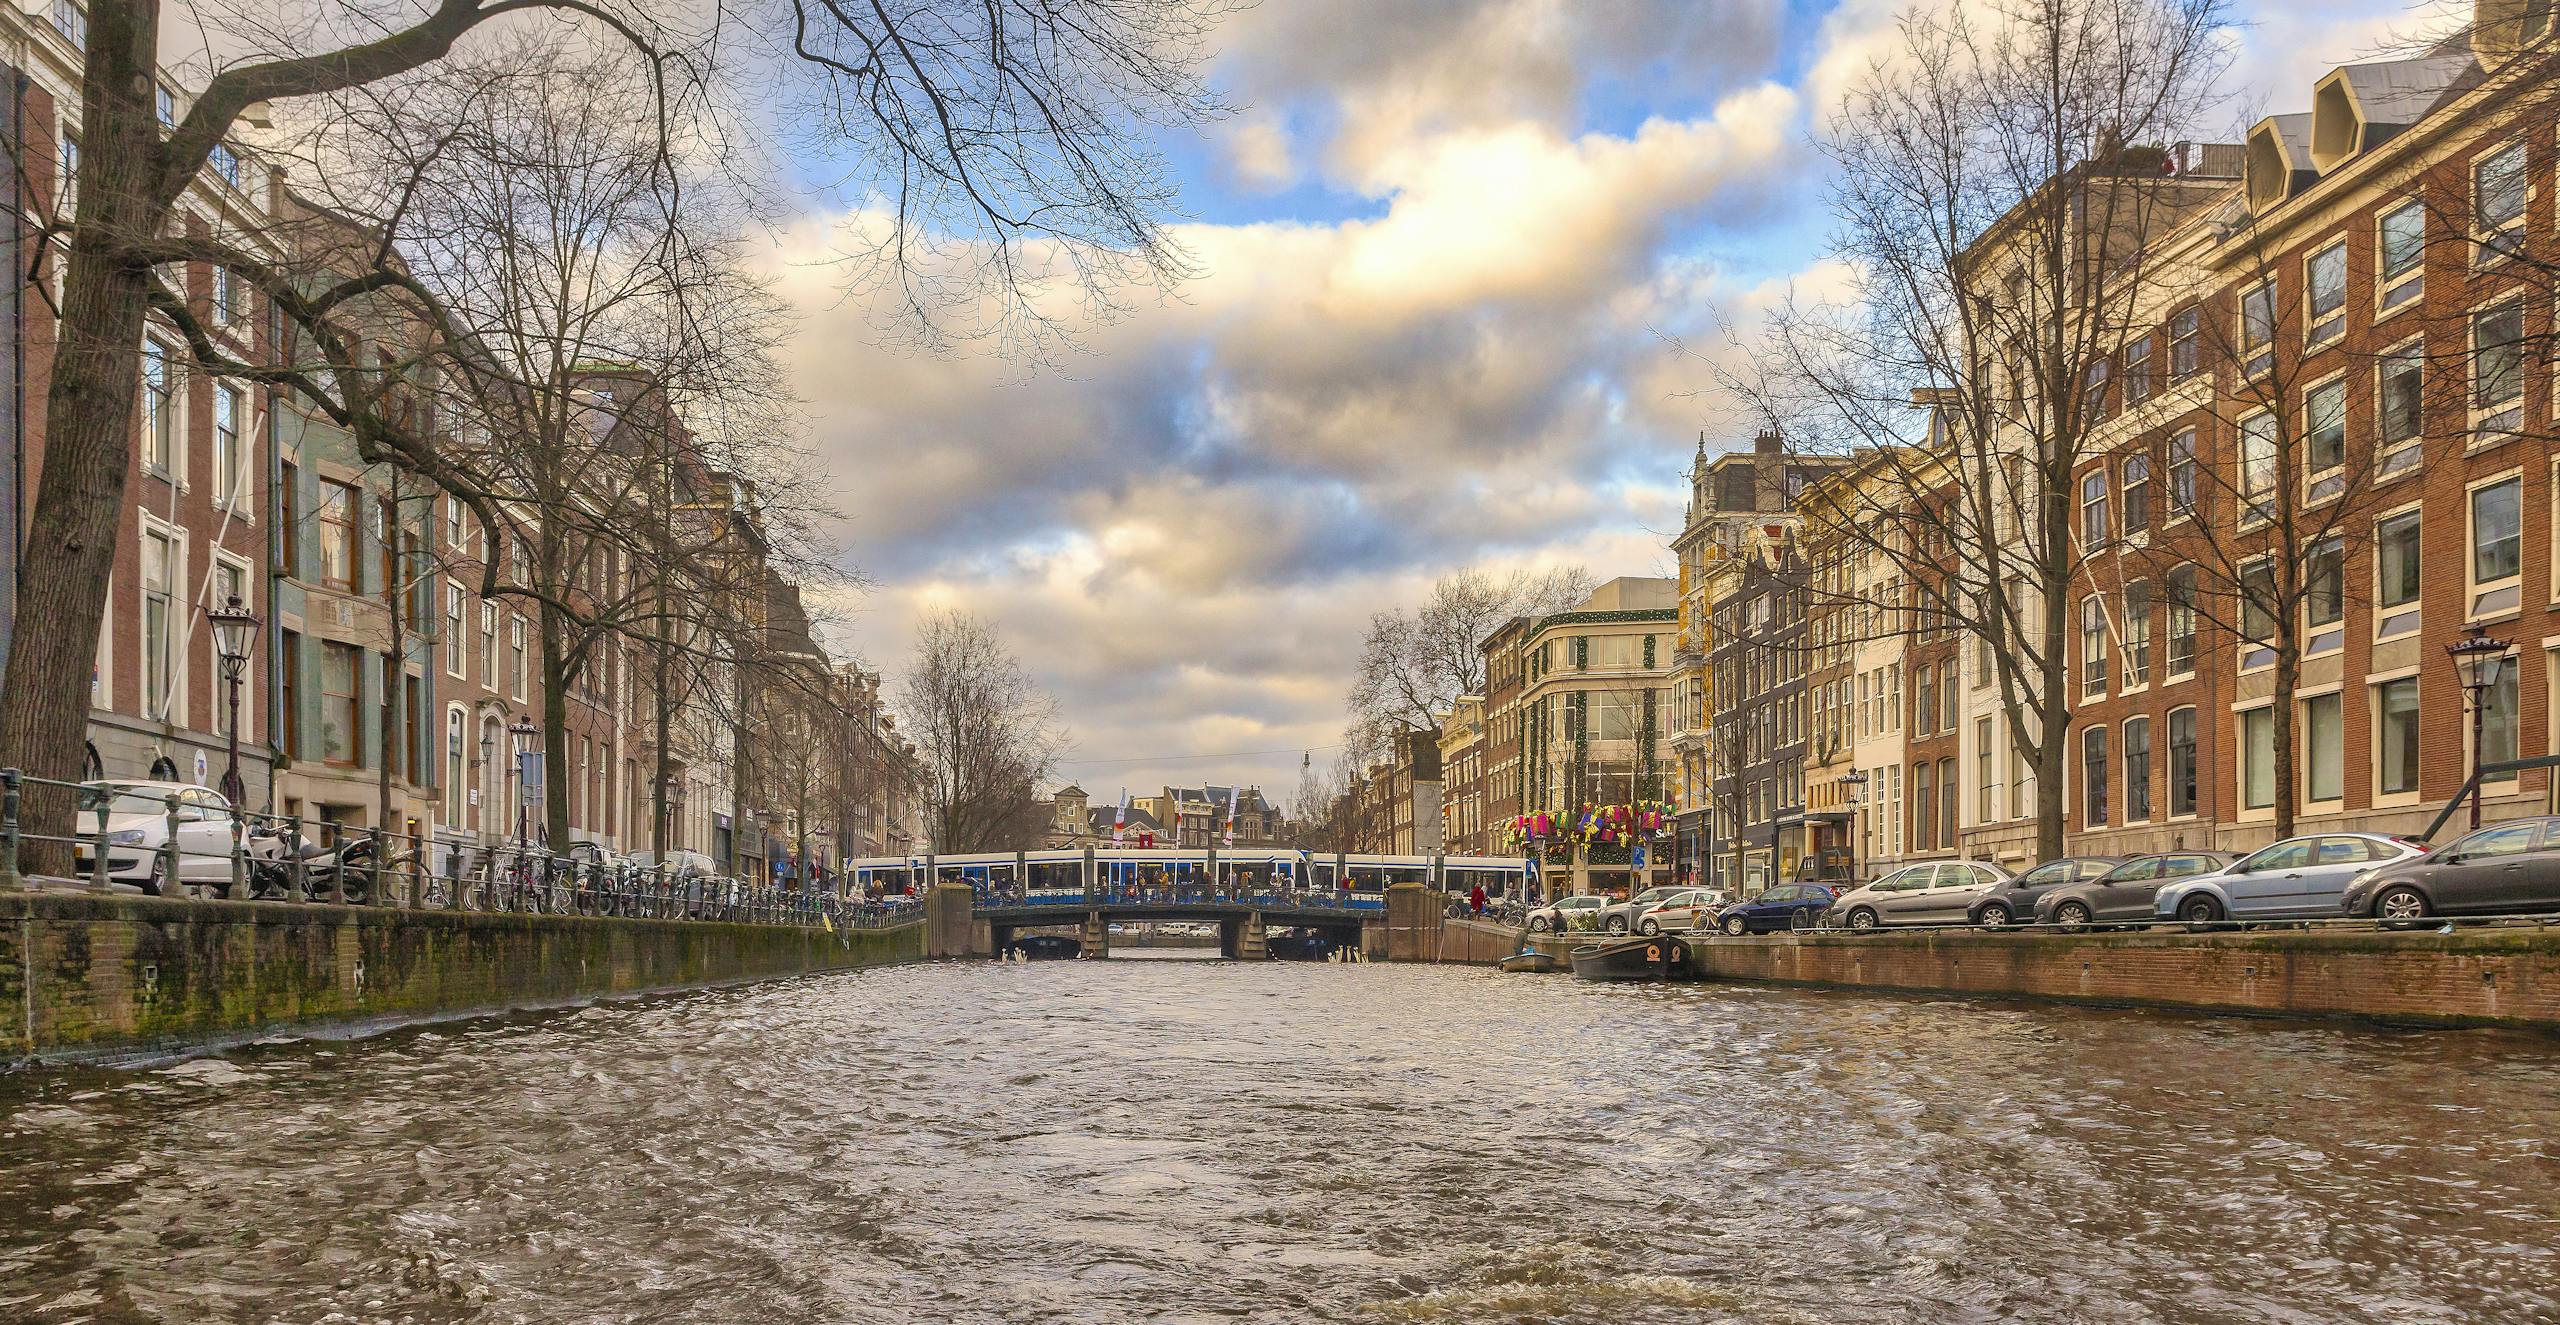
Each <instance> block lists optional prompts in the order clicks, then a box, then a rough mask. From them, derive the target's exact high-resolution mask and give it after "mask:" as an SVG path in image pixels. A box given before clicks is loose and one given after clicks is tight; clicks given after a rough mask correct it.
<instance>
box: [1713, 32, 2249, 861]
mask: <svg viewBox="0 0 2560 1325" xmlns="http://www.w3.org/2000/svg"><path fill="white" fill-rule="evenodd" d="M2225 22H2226V21H2225V18H2224V14H2223V9H2222V5H2221V3H2220V0H2002V2H2001V3H1997V4H1994V5H1991V6H1988V7H1982V6H1961V5H1959V6H1949V7H1947V8H1945V9H1943V10H1938V9H1930V10H1920V11H1914V12H1911V13H1908V14H1906V15H1905V16H1904V17H1903V19H1902V21H1901V23H1900V26H1899V28H1898V30H1897V34H1896V38H1895V40H1894V41H1893V42H1892V44H1891V49H1890V51H1889V54H1888V55H1887V56H1886V57H1884V58H1883V59H1882V60H1880V61H1879V62H1877V63H1876V64H1875V65H1874V66H1873V67H1871V68H1870V69H1869V70H1868V72H1867V73H1866V74H1865V75H1863V76H1862V77H1861V78H1859V79H1858V80H1857V81H1856V82H1855V83H1854V84H1853V86H1852V87H1851V89H1850V91H1849V94H1848V97H1847V101H1846V104H1845V105H1844V106H1843V107H1842V108H1841V110H1840V111H1839V113H1838V114H1837V115H1836V116H1835V117H1834V118H1833V119H1832V121H1831V122H1830V124H1829V126H1828V127H1827V128H1826V130H1825V131H1824V132H1823V134H1822V135H1821V137H1820V145H1821V147H1822V149H1823V151H1824V152H1825V154H1826V155H1827V156H1829V157H1830V158H1831V160H1832V162H1833V163H1834V165H1835V166H1836V170H1835V171H1834V177H1835V180H1836V183H1835V184H1834V185H1833V193H1832V206H1833V210H1834V211H1835V213H1836V214H1837V216H1838V218H1839V221H1840V230H1839V234H1838V238H1837V239H1836V240H1835V241H1834V246H1833V255H1834V256H1835V257H1837V258H1838V259H1840V260H1841V264H1842V269H1843V270H1846V271H1848V272H1850V273H1852V275H1851V277H1850V281H1851V285H1850V289H1849V297H1848V298H1847V299H1846V300H1840V301H1821V300H1795V301H1791V302H1789V303H1788V304H1787V305H1786V306H1784V307H1782V308H1781V309H1780V310H1779V311H1778V312H1777V313H1776V314H1775V315H1774V316H1773V317H1772V319H1771V321H1770V324H1769V328H1768V332H1767V335H1766V336H1765V338H1764V339H1763V340H1762V342H1761V343H1760V344H1758V345H1756V346H1754V347H1753V353H1752V354H1751V355H1750V356H1749V358H1748V362H1747V364H1746V365H1745V366H1744V367H1741V368H1737V369H1721V370H1718V376H1719V378H1720V379H1721V381H1722V382H1723V384H1724V385H1725V386H1726V387H1727V388H1728V389H1730V390H1732V391H1734V392H1736V393H1737V395H1738V396H1739V398H1741V399H1743V400H1745V401H1747V402H1749V403H1750V406H1751V407H1752V408H1753V409H1754V410H1756V411H1757V412H1759V413H1761V414H1762V415H1763V416H1764V417H1766V418H1767V419H1769V420H1770V421H1772V422H1774V423H1777V424H1780V425H1782V426H1783V429H1784V430H1785V431H1787V432H1788V433H1789V434H1790V435H1791V436H1792V437H1794V438H1796V439H1797V440H1798V442H1799V443H1800V444H1804V445H1808V446H1817V447H1819V446H1828V447H1831V448H1833V449H1836V450H1839V451H1843V452H1848V451H1858V452H1863V453H1864V458H1863V470H1862V481H1861V482H1860V483H1859V484H1858V485H1857V486H1855V487H1854V488H1851V489H1849V490H1848V491H1846V492H1845V493H1844V494H1843V499H1842V503H1841V505H1840V506H1839V507H1838V508H1837V509H1836V510H1835V511H1834V516H1835V518H1834V519H1832V520H1831V522H1830V527H1828V528H1825V529H1823V530H1821V531H1819V532H1820V533H1821V534H1822V535H1823V536H1825V537H1829V538H1835V539H1838V540H1840V541H1841V542H1842V543H1843V544H1844V545H1846V546H1850V547H1857V548H1863V549H1864V550H1867V551H1870V552H1872V553H1874V554H1875V555H1876V556H1877V557H1879V558H1880V559H1882V560H1883V561H1885V562H1886V563H1888V564H1891V565H1894V566H1896V567H1899V568H1901V571H1902V573H1900V574H1897V575H1894V576H1890V577H1886V579H1885V581H1884V582H1886V583H1888V584H1894V585H1896V586H1897V587H1899V588H1900V589H1902V590H1903V591H1906V592H1911V593H1922V592H1926V593H1927V594H1928V595H1929V597H1930V601H1928V602H1926V603H1921V604H1918V605H1917V610H1918V611H1920V612H1921V613H1922V614H1923V616H1924V617H1925V618H1927V621H1928V624H1930V625H1931V626H1934V627H1937V628H1944V629H1953V630H1956V631H1958V632H1961V633H1962V634H1964V635H1967V636H1969V637H1972V638H1975V639H1978V640H1981V641H1983V642H1985V643H1987V644H1988V646H1989V650H1988V652H1989V656H1990V658H1991V660H1992V673H1993V675H1992V681H1993V683H1994V684H1995V685H1996V687H1997V689H1998V691H1999V694H2000V697H2001V699H2002V701H2003V704H2002V711H2003V712H2005V713H2006V714H2007V715H2008V718H2007V721H2008V723H2009V727H2010V735H2011V738H2012V740H2013V741H2014V742H2015V744H2016V745H2017V747H2018V748H2019V749H2021V750H2025V751H2031V752H2033V757H2034V761H2035V763H2036V766H2037V768H2038V770H2039V777H2038V779H2037V783H2036V786H2037V805H2036V835H2037V849H2038V851H2039V852H2040V853H2042V854H2043V855H2045V856H2056V855H2059V854H2061V850H2062V821H2063V802H2062V789H2063V787H2064V785H2065V783H2064V779H2063V778H2062V777H2061V776H2059V773H2060V770H2061V768H2062V766H2063V762H2064V760H2065V758H2066V751H2065V744H2066V735H2067V725H2068V718H2069V712H2070V699H2071V693H2072V692H2071V685H2070V682H2071V678H2070V676H2069V672H2068V658H2067V655H2066V652H2065V648H2066V645H2067V643H2068V640H2069V635H2068V633H2067V632H2068V626H2069V623H2070V621H2071V614H2070V611H2069V608H2070V605H2071V603H2072V602H2073V600H2074V599H2075V597H2076V596H2077V593H2078V592H2079V590H2078V583H2077V582H2078V580H2079V577H2080V575H2081V573H2082V568H2083V561H2084V557H2083V552H2082V549H2081V548H2080V546H2079V544H2078V542H2077V540H2076V538H2075V530H2074V528H2073V523H2072V520H2073V515H2074V511H2073V506H2072V501H2071V494H2072V481H2073V478H2074V476H2075V474H2076V472H2077V470H2078V468H2079V467H2080V465H2081V464H2082V463H2083V462H2084V461H2085V460H2086V459H2088V458H2089V457H2091V456H2093V455H2095V454H2097V453H2098V452H2099V451H2100V450H2101V449H2102V448H2103V446H2104V440H2103V438H2102V437H2101V436H2100V433H2099V420H2098V419H2096V418H2095V417H2094V416H2093V415H2092V414H2091V413H2090V411H2089V410H2088V409H2087V408H2086V402H2087V384H2088V382H2089V380H2090V378H2091V375H2092V372H2093V365H2099V364H2103V363H2104V362H2106V361H2107V359H2108V356H2110V355H2112V354H2114V353H2115V352H2116V350H2117V349H2118V347H2119V345H2120V343H2121V341H2122V340H2123V339H2124V338H2125V337H2126V336H2127V335H2128V334H2129V329H2130V328H2132V327H2135V326H2137V325H2139V322H2140V318H2141V317H2142V316H2143V313H2144V310H2145V308H2146V305H2147V303H2148V302H2149V299H2150V297H2151V291H2152V289H2153V286H2154V284H2155V283H2156V282H2157V281H2158V280H2159V279H2160V274H2159V273H2158V272H2156V271H2155V270H2154V266H2153V263H2154V257H2155V254H2154V249H2155V245H2154V242H2153V241H2155V240H2156V239H2158V238H2159V237H2160V236H2162V235H2165V234H2167V233H2169V232H2170V231H2171V230H2173V229H2174V228H2175V227H2176V226H2177V225H2179V224H2180V223H2181V222H2183V221H2184V220H2185V219H2186V218H2187V217H2188V216H2189V215H2191V214H2192V213H2193V212H2194V211H2195V209H2197V208H2198V207H2200V206H2202V205H2204V204H2206V203H2207V202H2209V201H2214V200H2218V199H2219V197H2220V196H2221V194H2222V192H2223V190H2224V188H2225V187H2227V183H2228V181H2227V180H2223V179H2197V178H2192V177H2191V176H2192V173H2193V171H2194V170H2195V168H2196V167H2197V165H2198V164H2199V163H2198V161H2197V160H2196V159H2195V157H2194V154H2192V153H2189V152H2187V151H2186V150H2185V149H2183V148H2182V147H2178V146H2170V145H2168V144H2174V143H2175V142H2176V140H2178V139H2179V138H2180V136H2181V135H2182V134H2183V133H2184V132H2185V131H2186V129H2187V128H2188V126H2189V125H2190V124H2192V123H2194V122H2195V121H2196V119H2197V118H2198V116H2199V115H2200V114H2201V113H2202V112H2203V111H2204V110H2205V109H2206V108H2207V107H2208V106H2210V105H2211V103H2212V101H2213V100H2214V97H2215V90H2214V86H2215V83H2216V81H2217V79H2218V78H2219V76H2220V74H2221V72H2222V69H2223V66H2224V63H2225V61H2226V59H2227V55H2226V45H2225V43H2224V42H2223V40H2222V30H2223V28H2224V27H2225ZM1924 439H1925V440H1924ZM1875 605H1876V606H1878V607H1880V608H1883V609H1886V610H1888V611H1895V612H1898V611H1901V610H1904V609H1906V608H1910V607H1912V606H1913V605H1912V604H1906V603H1902V602H1890V603H1878V604H1875Z"/></svg>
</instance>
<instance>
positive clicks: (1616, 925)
mask: <svg viewBox="0 0 2560 1325" xmlns="http://www.w3.org/2000/svg"><path fill="white" fill-rule="evenodd" d="M1685 891H1687V889H1684V888H1680V887H1676V886H1674V885H1671V884H1664V885H1662V886H1661V887H1659V888H1647V889H1645V890H1644V891H1643V892H1640V893H1637V894H1636V895H1635V896H1633V897H1630V898H1628V899H1627V900H1625V901H1623V902H1611V903H1609V904H1608V905H1607V906H1604V907H1601V908H1600V928H1602V929H1605V930H1607V931H1609V932H1610V933H1612V934H1624V933H1626V932H1627V931H1628V930H1631V929H1634V928H1635V927H1636V917H1638V916H1641V915H1643V914H1644V913H1645V910H1646V909H1647V908H1648V907H1651V906H1652V905H1653V904H1654V903H1656V902H1659V901H1661V900H1662V899H1663V898H1666V897H1669V896H1670V895H1671V894H1673V893H1676V892H1685Z"/></svg>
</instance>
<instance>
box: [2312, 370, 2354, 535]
mask: <svg viewBox="0 0 2560 1325" xmlns="http://www.w3.org/2000/svg"><path fill="white" fill-rule="evenodd" d="M2332 391H2333V392H2335V393H2336V395H2337V400H2338V423H2337V428H2338V458H2337V459H2336V460H2335V461H2333V462H2331V463H2329V464H2326V465H2321V464H2318V463H2317V461H2316V460H2315V458H2314V451H2315V449H2316V447H2317V443H2316V442H2315V441H2314V440H2313V439H2314V437H2315V436H2316V434H2317V430H2318V423H2317V421H2316V420H2315V419H2314V417H2313V415H2312V412H2311V408H2312V406H2311V402H2312V397H2314V396H2317V395H2319V394H2320V393H2322V392H2332ZM2347 410H2348V401H2347V375H2346V374H2345V373H2344V372H2336V373H2331V374H2330V375H2328V376H2327V377H2324V378H2321V379H2320V380H2318V381H2316V382H2313V383H2311V384H2310V385H2309V386H2306V387H2304V388H2303V389H2302V482H2303V489H2302V491H2303V501H2304V502H2305V503H2306V504H2311V505H2317V504H2319V503H2321V502H2326V501H2335V500H2336V499H2338V498H2339V497H2341V496H2343V495H2345V493H2346V490H2347V480H2346V469H2347Z"/></svg>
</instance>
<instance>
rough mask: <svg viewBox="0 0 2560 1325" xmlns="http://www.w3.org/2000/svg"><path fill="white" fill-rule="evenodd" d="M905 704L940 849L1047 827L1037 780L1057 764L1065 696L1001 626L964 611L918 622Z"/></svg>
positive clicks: (986, 844) (904, 682) (903, 684)
mask: <svg viewBox="0 0 2560 1325" xmlns="http://www.w3.org/2000/svg"><path fill="white" fill-rule="evenodd" d="M897 707H898V712H899V714H900V716H901V717H902V718H903V720H904V722H905V726H906V730H907V733H908V735H909V737H910V739H912V740H914V741H915V743H916V748H917V755H918V758H919V759H920V760H921V761H922V763H923V765H924V775H925V815H926V823H927V826H928V827H929V829H930V830H931V832H932V836H933V843H932V845H933V848H934V849H935V850H937V851H941V852H961V851H993V850H1013V849H1017V848H1019V847H1021V846H1022V845H1024V844H1025V843H1027V842H1031V841H1035V840H1037V834H1038V833H1039V832H1040V831H1042V830H1043V829H1044V828H1045V826H1046V825H1045V824H1044V823H1042V822H1041V820H1040V818H1039V816H1038V815H1037V813H1036V812H1034V810H1033V809H1032V797H1031V793H1032V788H1034V787H1035V786H1038V785H1039V784H1040V783H1042V782H1044V781H1046V780H1048V778H1049V776H1050V774H1051V772H1052V771H1053V770H1054V769H1055V767H1056V765H1057V760H1058V753H1059V750H1060V749H1061V748H1062V747H1063V745H1064V733H1063V732H1062V731H1061V729H1060V727H1059V723H1058V712H1057V704H1056V702H1055V701H1054V700H1052V699H1051V698H1050V697H1049V696H1048V695H1047V694H1046V693H1044V692H1042V691H1041V689H1040V688H1039V686H1038V685H1037V684H1036V683H1035V682H1033V681H1032V679H1031V675H1030V673H1029V672H1027V671H1025V670H1024V669H1023V666H1022V663H1021V661H1020V660H1019V659H1017V658H1015V657H1014V655H1013V651H1012V650H1011V649H1008V648H1006V647H1005V644H1004V641H1003V640H1001V639H999V638H998V637H997V635H996V632H995V627H994V626H992V625H990V624H989V623H988V622H986V621H985V620H983V619H982V618H979V617H975V616H971V615H969V614H968V613H965V612H960V611H956V610H955V611H948V612H942V613H937V614H935V615H933V616H929V617H926V618H925V619H924V621H923V622H922V623H921V624H920V625H919V626H918V628H917V630H916V642H915V650H914V653H913V655H912V659H911V662H910V664H909V667H908V671H907V675H906V676H904V677H902V678H900V680H899V684H898V700H897Z"/></svg>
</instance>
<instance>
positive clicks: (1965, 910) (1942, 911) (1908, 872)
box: [1828, 860, 2009, 929]
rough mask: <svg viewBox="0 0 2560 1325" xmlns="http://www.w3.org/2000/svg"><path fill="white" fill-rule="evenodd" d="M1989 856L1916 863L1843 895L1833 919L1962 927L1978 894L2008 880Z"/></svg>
mask: <svg viewBox="0 0 2560 1325" xmlns="http://www.w3.org/2000/svg"><path fill="white" fill-rule="evenodd" d="M2008 880H2009V872H2008V871H2007V870H2004V869H2002V868H2000V867H1999V866H1997V865H1994V864H1992V863H1991V862H1989V861H1987V860H1933V861H1930V862H1928V863H1927V864H1925V865H1912V866H1908V867H1906V868H1903V869H1898V870H1895V871H1894V872H1893V873H1891V874H1888V875H1886V876H1884V877H1883V878H1881V879H1878V880H1876V881H1875V882H1873V883H1870V884H1868V885H1867V886H1865V887H1863V888H1858V889H1854V890H1852V891H1850V892H1848V893H1844V894H1842V895H1841V897H1840V899H1839V900H1838V901H1835V902H1833V903H1832V904H1831V910H1830V913H1829V916H1828V918H1829V920H1830V921H1831V923H1833V924H1835V925H1846V926H1848V927H1849V928H1851V929H1874V928H1876V927H1877V926H1879V925H1961V924H1965V923H1967V922H1968V920H1969V919H1970V917H1971V914H1972V911H1973V903H1974V900H1975V899H1976V898H1979V897H1981V896H1982V895H1983V894H1984V893H1987V892H1989V891H1991V890H1992V889H1994V888H1997V887H1999V886H2000V885H2001V884H2003V883H2006V882H2008Z"/></svg>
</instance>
